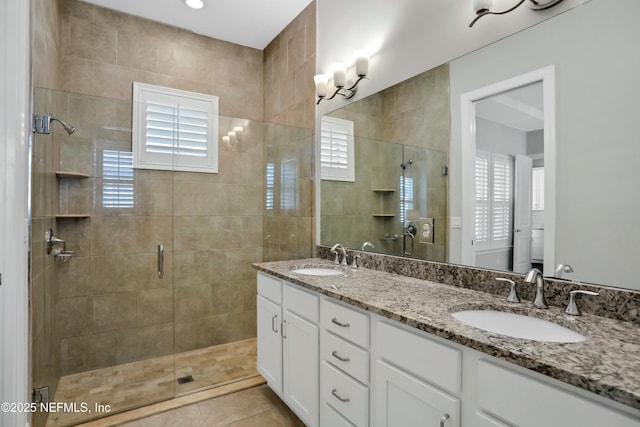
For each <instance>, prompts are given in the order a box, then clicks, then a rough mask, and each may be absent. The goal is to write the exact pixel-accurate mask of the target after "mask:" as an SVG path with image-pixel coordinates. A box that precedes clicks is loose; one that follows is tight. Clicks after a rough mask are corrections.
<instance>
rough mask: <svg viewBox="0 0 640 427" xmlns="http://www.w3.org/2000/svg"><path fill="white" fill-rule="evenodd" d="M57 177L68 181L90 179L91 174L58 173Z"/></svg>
mask: <svg viewBox="0 0 640 427" xmlns="http://www.w3.org/2000/svg"><path fill="white" fill-rule="evenodd" d="M56 177H58V178H68V179H86V178H89V174H86V173H82V172H71V171H56Z"/></svg>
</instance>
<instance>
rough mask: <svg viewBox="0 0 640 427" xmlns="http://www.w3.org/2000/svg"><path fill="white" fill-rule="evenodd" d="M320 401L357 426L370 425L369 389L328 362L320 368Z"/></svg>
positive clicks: (323, 363)
mask: <svg viewBox="0 0 640 427" xmlns="http://www.w3.org/2000/svg"><path fill="white" fill-rule="evenodd" d="M320 401H321V402H322V403H321V404H322V405H325V404H328V405H329V406H331V407H332V408H333V409H335V410H336V411H338V412H339V413H340V414H341V415H342V416H343V417H345V418H346V419H348V420H349V421H350V422H352V423H353V424H355V425H356V426H367V425H368V422H369V389H368V388H367V387H365V386H363V385H362V384H360V383H358V382H356V381H354V380H352V379H351V378H349V377H348V376H346V375H345V374H343V373H341V372H340V371H338V370H337V369H336V368H334V367H333V366H331V365H329V364H328V363H327V362H322V365H321V367H320Z"/></svg>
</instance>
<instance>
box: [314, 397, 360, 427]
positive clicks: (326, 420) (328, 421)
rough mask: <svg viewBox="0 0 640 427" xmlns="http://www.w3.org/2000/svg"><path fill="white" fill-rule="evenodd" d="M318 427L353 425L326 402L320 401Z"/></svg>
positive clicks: (351, 426) (346, 426)
mask: <svg viewBox="0 0 640 427" xmlns="http://www.w3.org/2000/svg"><path fill="white" fill-rule="evenodd" d="M320 427H353V424H351V423H350V422H349V421H347V419H346V418H344V417H343V416H342V415H340V414H339V413H338V412H337V411H336V410H335V409H333V408H332V407H331V406H329V404H328V403H327V402H322V405H320Z"/></svg>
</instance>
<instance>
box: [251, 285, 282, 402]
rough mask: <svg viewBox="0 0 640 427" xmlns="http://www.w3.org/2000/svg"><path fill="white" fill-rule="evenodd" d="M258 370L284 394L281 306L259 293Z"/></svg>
mask: <svg viewBox="0 0 640 427" xmlns="http://www.w3.org/2000/svg"><path fill="white" fill-rule="evenodd" d="M257 310H258V361H257V369H258V372H260V374H261V375H262V376H263V377H264V378H265V379H266V380H267V383H268V384H269V387H271V388H272V389H273V391H275V392H276V393H278V394H279V395H282V338H281V337H280V328H281V321H282V319H281V317H280V316H281V311H282V310H281V308H280V306H279V305H277V304H274V303H273V302H271V301H269V300H268V299H266V298H263V297H261V296H260V295H258V308H257Z"/></svg>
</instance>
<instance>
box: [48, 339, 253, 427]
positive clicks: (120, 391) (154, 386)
mask: <svg viewBox="0 0 640 427" xmlns="http://www.w3.org/2000/svg"><path fill="white" fill-rule="evenodd" d="M188 376H191V377H192V378H193V381H189V382H186V383H184V384H179V383H178V382H177V381H176V380H177V379H178V378H183V377H188ZM256 376H258V372H257V371H256V339H255V338H252V339H248V340H243V341H237V342H233V343H229V344H222V345H217V346H212V347H207V348H203V349H197V350H192V351H187V352H183V353H178V354H176V355H169V356H162V357H156V358H153V359H146V360H141V361H138V362H131V363H127V364H123V365H117V366H112V367H108V368H102V369H96V370H93V371H88V372H82V373H79V374H73V375H67V376H64V377H62V378H60V382H59V384H58V388H57V390H56V393H55V398H54V401H55V402H67V403H76V404H78V405H79V404H80V403H82V402H84V403H86V404H87V406H88V408H89V409H93V408H96V407H100V408H107V407H108V409H109V411H108V413H106V412H105V413H97V412H95V411H92V412H91V413H88V412H85V413H82V412H57V413H50V414H49V417H48V419H47V424H46V425H47V427H61V426H69V425H76V424H78V423H81V422H85V421H89V420H93V419H96V418H100V417H103V416H109V415H113V414H115V413H119V412H123V411H128V410H130V409H134V408H139V407H141V406H145V405H149V404H152V403H156V402H160V401H163V400H168V399H172V398H175V397H178V396H184V395H189V394H191V393H196V392H199V391H203V390H207V389H210V388H212V387H219V386H223V385H226V384H229V383H233V382H236V381H240V380H243V379H247V378H252V377H256ZM97 405H102V406H97ZM106 405H108V406H106Z"/></svg>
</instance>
